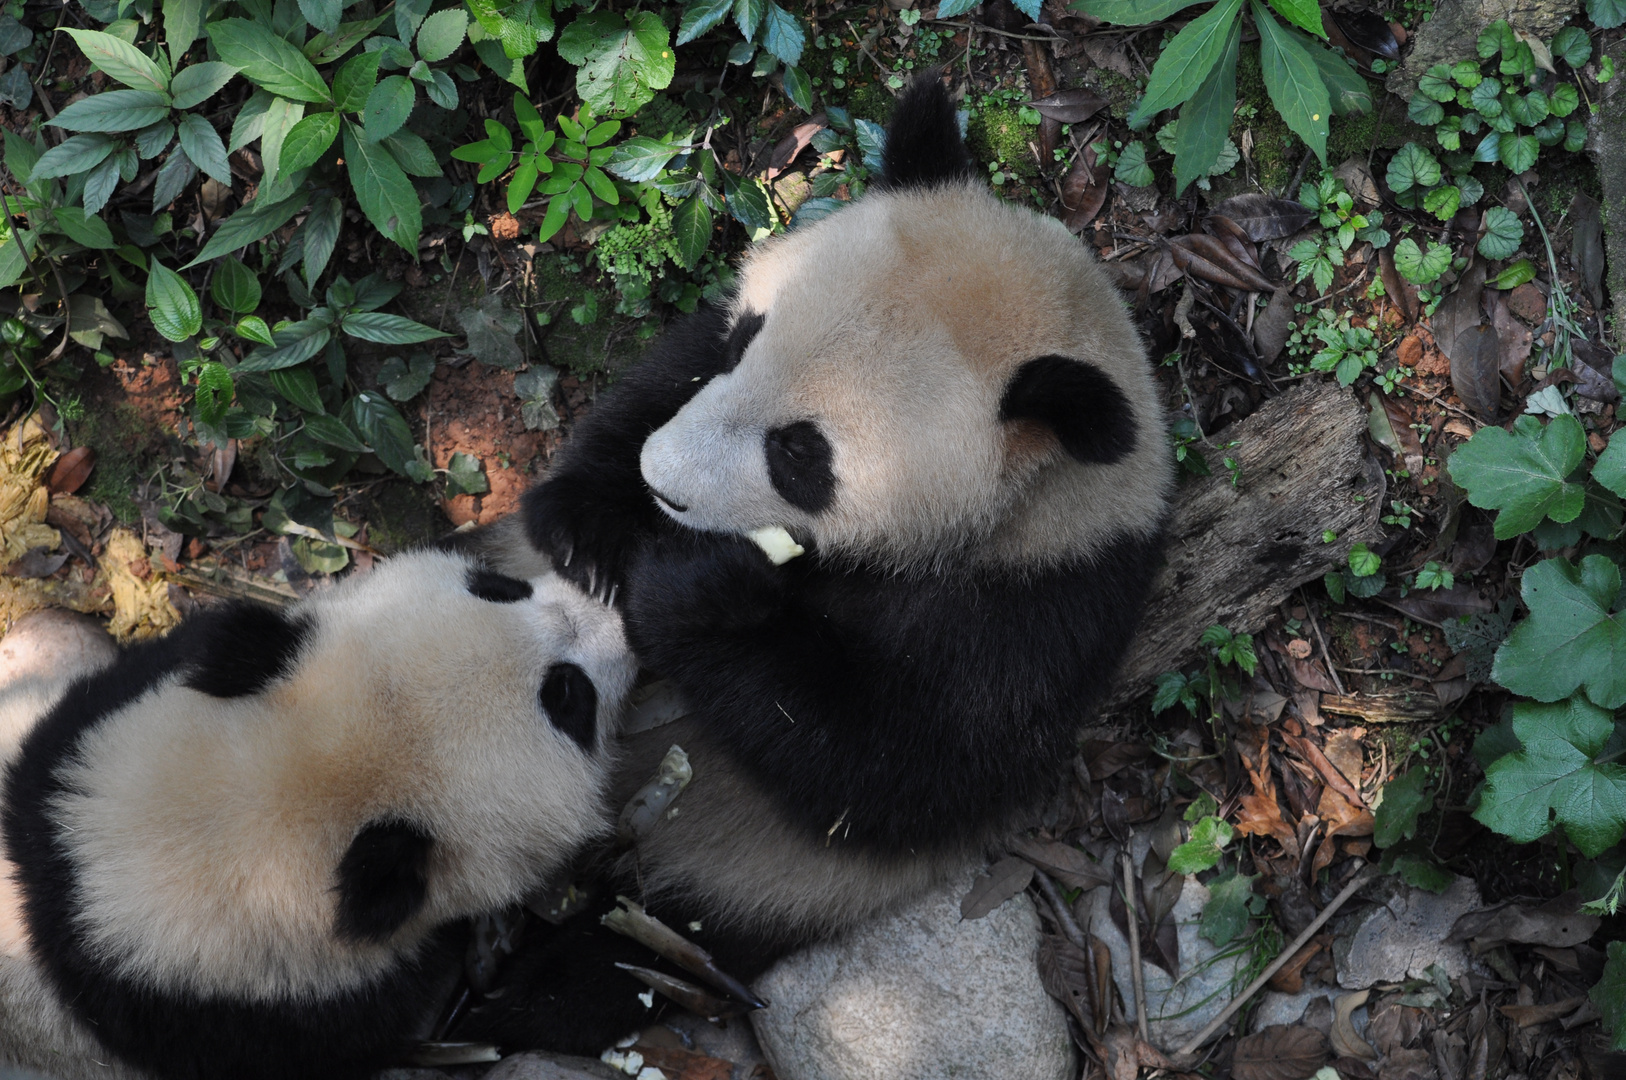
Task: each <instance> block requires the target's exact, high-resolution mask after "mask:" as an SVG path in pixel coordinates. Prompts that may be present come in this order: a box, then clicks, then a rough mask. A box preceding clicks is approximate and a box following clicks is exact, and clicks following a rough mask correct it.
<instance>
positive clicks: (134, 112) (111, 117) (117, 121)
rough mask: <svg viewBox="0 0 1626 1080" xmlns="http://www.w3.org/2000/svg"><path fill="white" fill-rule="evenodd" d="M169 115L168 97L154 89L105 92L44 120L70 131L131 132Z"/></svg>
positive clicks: (81, 100) (50, 124)
mask: <svg viewBox="0 0 1626 1080" xmlns="http://www.w3.org/2000/svg"><path fill="white" fill-rule="evenodd" d="M168 115H169V95H168V94H160V93H158V92H157V91H155V90H105V91H103V92H102V93H100V94H95V95H92V96H91V97H88V98H82V99H80V100H79V101H76V102H74V103H73V104H72V105H69V106H67V107H66V108H64V109H63V110H62V111H61V112H59V113H57V114H56V119H55V120H47V121H46V126H47V127H59V128H67V129H68V130H69V131H134V130H135V129H136V128H143V127H146V126H147V125H149V124H156V123H158V121H160V120H162V119H164V118H165V117H166V116H168Z"/></svg>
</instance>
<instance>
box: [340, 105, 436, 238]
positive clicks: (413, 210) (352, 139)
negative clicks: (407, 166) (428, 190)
mask: <svg viewBox="0 0 1626 1080" xmlns="http://www.w3.org/2000/svg"><path fill="white" fill-rule="evenodd" d="M357 136H358V132H357V129H356V126H355V125H354V124H350V123H346V124H345V125H344V157H345V164H346V165H347V166H348V167H349V171H350V186H351V187H352V188H354V189H355V192H356V202H358V203H360V204H361V211H362V213H364V214H366V215H367V218H368V220H369V221H371V222H372V223H373V225H374V227H375V228H377V229H378V231H379V232H381V233H383V234H384V235H385V236H387V237H389V238H390V239H391V240H393V241H395V242H396V243H397V244H399V245H401V246H402V247H403V248H405V249H406V250H407V251H409V252H416V251H417V250H418V236H419V234H420V233H422V232H423V213H422V210H421V209H420V204H419V202H418V192H417V190H416V189H415V188H414V187H413V186H412V181H411V180H409V179H407V175H406V173H405V172H404V171H402V169H401V166H399V165H397V164H396V163H395V159H394V158H392V157H391V156H390V154H389V151H388V150H386V149H385V148H384V147H382V146H380V145H378V144H377V143H372V142H368V141H367V140H366V139H364V138H358V137H357Z"/></svg>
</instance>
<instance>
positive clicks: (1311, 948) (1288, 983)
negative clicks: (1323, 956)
mask: <svg viewBox="0 0 1626 1080" xmlns="http://www.w3.org/2000/svg"><path fill="white" fill-rule="evenodd" d="M1326 944H1327V943H1326V940H1325V939H1324V938H1322V937H1317V938H1311V939H1310V940H1309V941H1307V942H1305V943H1304V947H1303V948H1302V949H1300V950H1299V951H1298V952H1296V953H1294V954H1293V958H1292V959H1291V960H1289V961H1288V962H1287V963H1285V964H1283V965H1282V966H1281V967H1280V968H1278V969H1277V971H1276V974H1274V975H1272V976H1271V977H1270V982H1269V983H1267V984H1266V985H1267V986H1269V987H1270V988H1271V989H1272V990H1276V991H1279V992H1281V993H1283V994H1297V993H1299V992H1300V991H1301V990H1303V989H1304V968H1305V965H1307V964H1309V962H1310V961H1311V960H1314V959H1315V957H1316V954H1317V953H1319V952H1320V951H1321V950H1322V949H1323V948H1325V947H1326Z"/></svg>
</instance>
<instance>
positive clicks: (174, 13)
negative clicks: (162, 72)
mask: <svg viewBox="0 0 1626 1080" xmlns="http://www.w3.org/2000/svg"><path fill="white" fill-rule="evenodd" d="M207 7H208V0H164V6H163V11H164V44H165V45H167V46H168V47H169V63H170V67H171V68H177V67H180V66H181V57H183V56H185V55H186V50H187V49H189V48H191V46H192V43H193V42H194V41H196V40H198V35H199V34H201V33H202V32H203V15H204V11H205V9H206V8H207ZM177 77H178V76H177ZM170 89H171V91H172V92H177V93H178V91H175V86H174V84H173V83H171V84H170ZM176 107H177V108H181V109H185V108H190V107H191V106H188V105H178V106H176Z"/></svg>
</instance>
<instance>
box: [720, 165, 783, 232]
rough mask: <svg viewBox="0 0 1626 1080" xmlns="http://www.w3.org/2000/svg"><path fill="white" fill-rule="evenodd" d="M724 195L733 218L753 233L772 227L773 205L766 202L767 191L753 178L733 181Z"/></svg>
mask: <svg viewBox="0 0 1626 1080" xmlns="http://www.w3.org/2000/svg"><path fill="white" fill-rule="evenodd" d="M724 197H725V199H726V201H727V203H728V209H729V212H730V213H731V214H733V215H734V219H735V220H736V221H738V222H739V223H740V224H741V225H744V226H745V227H746V229H748V230H749V231H750V232H752V233H753V234H755V233H759V232H761V231H763V230H765V229H771V228H772V227H773V221H774V217H773V207H772V206H770V205H769V203H768V193H767V192H766V191H764V190H763V189H762V185H761V184H759V183H758V182H757V181H756V180H755V179H749V178H748V179H745V180H739V181H737V182H735V183H734V184H732V185H731V186H730V187H729V189H728V190H726V191H725V193H724Z"/></svg>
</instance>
